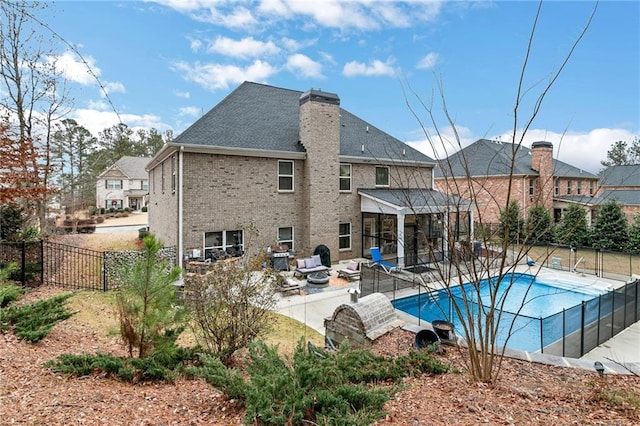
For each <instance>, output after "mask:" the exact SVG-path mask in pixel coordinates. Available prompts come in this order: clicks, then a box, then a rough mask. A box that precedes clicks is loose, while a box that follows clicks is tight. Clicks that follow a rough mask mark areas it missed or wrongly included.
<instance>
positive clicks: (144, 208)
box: [140, 206, 149, 213]
mask: <svg viewBox="0 0 640 426" xmlns="http://www.w3.org/2000/svg"><path fill="white" fill-rule="evenodd" d="M148 209H149V208H148V207H147V206H143V207H142V208H141V209H140V210H141V211H142V212H143V213H146V212H147V210H148Z"/></svg>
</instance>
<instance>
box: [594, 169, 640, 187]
mask: <svg viewBox="0 0 640 426" xmlns="http://www.w3.org/2000/svg"><path fill="white" fill-rule="evenodd" d="M599 176H600V186H640V164H633V165H624V166H611V167H607V168H606V169H604V170H602V171H601V172H600V174H599Z"/></svg>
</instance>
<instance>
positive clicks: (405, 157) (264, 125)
mask: <svg viewBox="0 0 640 426" xmlns="http://www.w3.org/2000/svg"><path fill="white" fill-rule="evenodd" d="M302 94H303V92H299V91H296V90H290V89H282V88H278V87H273V86H268V85H265V84H258V83H252V82H244V83H242V84H241V85H240V86H239V87H238V88H236V89H235V90H234V91H233V92H231V93H230V94H229V95H228V96H227V97H225V98H224V99H223V100H222V101H221V102H220V103H219V104H217V105H216V106H215V107H213V108H212V109H211V110H210V111H209V112H207V113H206V114H205V115H203V116H202V117H201V118H200V119H198V120H197V121H196V122H195V123H194V124H193V125H191V126H190V127H189V128H187V129H186V130H185V131H184V132H182V133H181V134H180V135H178V136H177V137H176V138H175V139H174V140H173V141H172V142H171V143H170V144H169V145H172V146H180V145H187V146H201V147H203V148H204V147H219V148H227V149H231V150H238V152H239V153H241V152H245V153H246V152H247V151H246V150H255V151H276V152H283V153H299V154H304V153H305V149H304V147H303V146H302V144H300V143H299V127H300V124H299V104H300V96H301V95H302ZM340 156H343V157H352V158H353V159H362V160H365V159H372V158H373V159H376V160H393V161H398V162H402V161H409V162H418V163H420V162H422V163H426V164H435V161H434V160H433V159H432V158H430V157H428V156H426V155H424V154H422V153H421V152H419V151H417V150H416V149H414V148H411V147H410V146H409V145H407V144H405V143H403V142H402V141H400V140H398V139H396V138H394V137H392V136H390V135H389V134H387V133H385V132H383V131H382V130H380V129H378V128H376V127H375V126H373V125H371V124H369V123H367V122H366V121H364V120H362V119H360V118H358V117H357V116H355V115H353V114H351V113H350V112H348V111H346V110H345V109H343V108H340ZM378 162H380V161H378Z"/></svg>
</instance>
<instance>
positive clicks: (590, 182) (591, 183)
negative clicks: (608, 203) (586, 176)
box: [589, 180, 595, 195]
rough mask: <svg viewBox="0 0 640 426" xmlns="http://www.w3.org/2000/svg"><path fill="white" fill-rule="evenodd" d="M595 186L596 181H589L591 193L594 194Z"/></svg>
mask: <svg viewBox="0 0 640 426" xmlns="http://www.w3.org/2000/svg"><path fill="white" fill-rule="evenodd" d="M594 187H595V182H594V181H592V180H590V181H589V195H593V188H594Z"/></svg>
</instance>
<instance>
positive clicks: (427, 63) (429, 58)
mask: <svg viewBox="0 0 640 426" xmlns="http://www.w3.org/2000/svg"><path fill="white" fill-rule="evenodd" d="M438 59H439V55H438V54H437V53H435V52H429V53H427V55H426V56H425V57H424V58H422V59H420V61H419V62H418V65H416V67H417V68H420V69H425V70H430V69H431V68H433V67H434V66H435V65H436V64H437V63H438Z"/></svg>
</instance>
